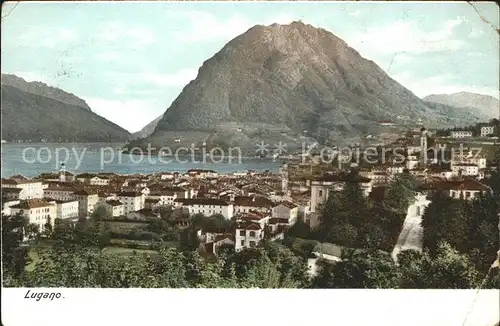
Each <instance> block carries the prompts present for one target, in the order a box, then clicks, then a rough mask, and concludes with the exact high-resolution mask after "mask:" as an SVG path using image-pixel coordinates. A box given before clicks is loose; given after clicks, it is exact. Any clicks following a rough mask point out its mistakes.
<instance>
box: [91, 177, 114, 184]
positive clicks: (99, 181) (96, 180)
mask: <svg viewBox="0 0 500 326" xmlns="http://www.w3.org/2000/svg"><path fill="white" fill-rule="evenodd" d="M109 182H110V179H109V178H108V177H106V176H94V177H92V178H90V179H89V183H90V184H91V185H93V186H107V185H109Z"/></svg>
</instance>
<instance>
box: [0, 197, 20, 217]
mask: <svg viewBox="0 0 500 326" xmlns="http://www.w3.org/2000/svg"><path fill="white" fill-rule="evenodd" d="M20 202H21V201H20V200H7V201H3V202H2V204H3V206H2V215H12V211H11V209H10V208H11V207H12V206H14V205H17V204H19V203H20Z"/></svg>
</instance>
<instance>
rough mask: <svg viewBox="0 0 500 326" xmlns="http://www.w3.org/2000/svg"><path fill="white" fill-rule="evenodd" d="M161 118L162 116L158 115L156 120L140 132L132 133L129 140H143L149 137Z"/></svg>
mask: <svg viewBox="0 0 500 326" xmlns="http://www.w3.org/2000/svg"><path fill="white" fill-rule="evenodd" d="M162 117H163V115H160V116H159V117H158V118H156V119H154V120H153V121H151V122H150V123H148V124H147V125H145V126H144V128H142V129H141V130H139V131H137V132H134V133H132V136H131V138H132V139H137V138H145V137H148V136H149V135H151V134H152V133H153V131H155V128H156V125H157V124H158V121H160V120H161V118H162Z"/></svg>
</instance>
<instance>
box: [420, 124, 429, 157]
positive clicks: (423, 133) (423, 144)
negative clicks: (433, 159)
mask: <svg viewBox="0 0 500 326" xmlns="http://www.w3.org/2000/svg"><path fill="white" fill-rule="evenodd" d="M427 136H428V134H427V129H425V128H424V127H422V129H420V163H422V165H424V166H425V165H426V164H427V149H428V142H427Z"/></svg>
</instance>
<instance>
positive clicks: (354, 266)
mask: <svg viewBox="0 0 500 326" xmlns="http://www.w3.org/2000/svg"><path fill="white" fill-rule="evenodd" d="M482 277H483V276H481V275H480V273H479V272H478V271H477V269H476V268H475V267H474V264H473V262H472V261H471V260H470V259H469V257H468V256H467V255H465V254H460V253H459V252H458V251H457V250H455V249H453V248H452V247H451V246H450V245H449V244H447V243H439V245H438V246H437V249H436V251H435V253H434V254H431V253H430V252H429V251H427V250H426V251H424V252H423V253H421V252H418V251H414V250H405V251H402V252H400V253H399V255H398V264H395V263H394V261H393V260H392V258H391V257H390V255H389V254H387V253H384V252H380V251H373V250H369V251H359V250H356V251H351V252H349V253H346V254H344V255H343V260H342V261H340V262H336V263H329V262H325V261H323V262H321V263H320V268H319V273H318V275H317V276H316V277H315V278H314V279H313V281H312V287H314V288H404V289H470V288H476V287H478V286H480V285H482V287H484V288H495V286H496V285H497V283H498V281H499V280H498V269H497V270H495V271H494V273H492V276H491V277H489V278H488V279H486V280H485V282H483V284H481V282H482V279H481V278H482Z"/></svg>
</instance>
